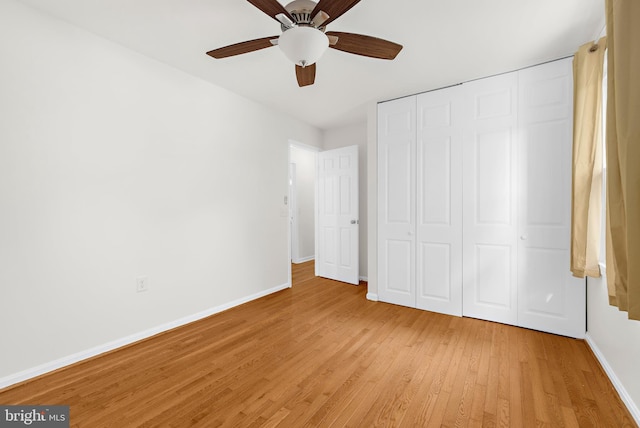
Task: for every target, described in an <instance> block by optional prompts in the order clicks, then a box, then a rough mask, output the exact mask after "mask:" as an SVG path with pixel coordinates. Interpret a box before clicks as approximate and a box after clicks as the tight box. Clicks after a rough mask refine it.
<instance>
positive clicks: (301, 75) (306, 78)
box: [296, 64, 316, 88]
mask: <svg viewBox="0 0 640 428" xmlns="http://www.w3.org/2000/svg"><path fill="white" fill-rule="evenodd" d="M296 78H297V79H298V86H300V87H301V88H302V87H303V86H309V85H313V82H315V81H316V65H315V64H311V65H307V66H306V67H300V66H299V65H296Z"/></svg>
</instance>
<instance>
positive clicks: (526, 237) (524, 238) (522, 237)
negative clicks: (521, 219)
mask: <svg viewBox="0 0 640 428" xmlns="http://www.w3.org/2000/svg"><path fill="white" fill-rule="evenodd" d="M520 239H521V240H523V241H526V240H527V239H529V236H527V235H522V236H520Z"/></svg>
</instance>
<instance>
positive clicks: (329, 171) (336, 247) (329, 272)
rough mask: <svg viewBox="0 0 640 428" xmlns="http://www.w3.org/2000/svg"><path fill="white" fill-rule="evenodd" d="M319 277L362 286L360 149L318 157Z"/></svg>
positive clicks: (354, 148)
mask: <svg viewBox="0 0 640 428" xmlns="http://www.w3.org/2000/svg"><path fill="white" fill-rule="evenodd" d="M317 183H318V228H317V233H316V242H317V251H316V264H315V269H316V275H317V276H322V277H325V278H330V279H335V280H337V281H342V282H348V283H350V284H356V285H357V284H358V283H359V266H358V265H359V263H358V261H359V255H358V244H359V234H358V230H359V214H358V146H349V147H344V148H340V149H335V150H327V151H324V152H320V153H319V154H318V180H317Z"/></svg>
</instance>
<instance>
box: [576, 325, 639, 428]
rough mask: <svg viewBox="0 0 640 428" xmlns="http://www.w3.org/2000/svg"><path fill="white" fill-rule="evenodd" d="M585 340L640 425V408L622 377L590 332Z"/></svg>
mask: <svg viewBox="0 0 640 428" xmlns="http://www.w3.org/2000/svg"><path fill="white" fill-rule="evenodd" d="M584 340H585V341H586V342H587V344H588V345H589V347H590V348H591V351H593V354H594V355H595V356H596V358H597V359H598V361H599V362H600V365H601V366H602V368H603V369H604V371H605V373H606V374H607V376H609V380H611V383H612V384H613V387H614V388H615V389H616V391H618V394H619V395H620V399H621V400H622V402H623V403H624V404H625V405H626V406H627V409H628V410H629V413H631V416H633V419H635V421H636V424H638V425H639V426H640V409H638V406H637V405H636V403H634V402H633V399H632V398H631V396H630V395H629V393H628V392H627V390H626V389H625V387H624V385H622V382H620V379H618V376H617V375H616V373H615V372H614V371H613V368H612V367H611V366H610V365H609V362H608V361H607V359H606V358H605V356H604V354H603V353H602V352H601V351H600V348H598V345H596V343H595V342H594V341H593V339H592V338H591V336H590V335H589V332H587V334H586V335H585V337H584Z"/></svg>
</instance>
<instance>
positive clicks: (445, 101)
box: [416, 86, 462, 316]
mask: <svg viewBox="0 0 640 428" xmlns="http://www.w3.org/2000/svg"><path fill="white" fill-rule="evenodd" d="M461 89H462V87H461V86H453V87H450V88H445V89H440V90H437V91H432V92H427V93H424V94H420V95H418V96H417V118H418V120H417V124H416V125H417V145H416V147H417V153H416V162H417V167H416V190H417V193H416V195H417V198H416V205H417V206H416V208H417V217H416V225H417V230H416V307H417V308H419V309H425V310H429V311H434V312H440V313H444V314H450V315H458V316H461V315H462V126H461V125H462V122H461V119H462V111H461V108H462V103H461Z"/></svg>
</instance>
